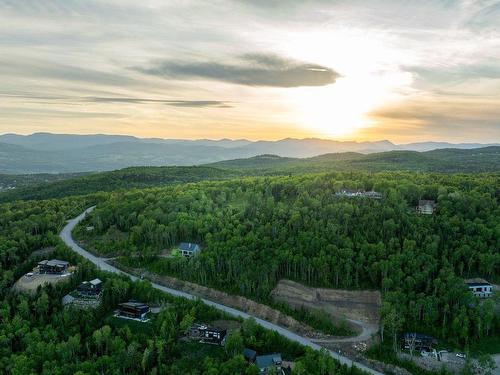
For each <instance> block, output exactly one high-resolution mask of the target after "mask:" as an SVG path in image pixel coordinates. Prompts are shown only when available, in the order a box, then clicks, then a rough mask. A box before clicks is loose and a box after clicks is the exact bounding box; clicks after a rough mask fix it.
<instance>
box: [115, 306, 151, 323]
mask: <svg viewBox="0 0 500 375" xmlns="http://www.w3.org/2000/svg"><path fill="white" fill-rule="evenodd" d="M150 311H151V309H150V308H149V306H148V305H146V304H144V303H142V302H137V301H129V302H124V303H120V304H119V305H118V316H121V317H124V318H131V319H140V320H145V319H146V314H147V313H149V312H150Z"/></svg>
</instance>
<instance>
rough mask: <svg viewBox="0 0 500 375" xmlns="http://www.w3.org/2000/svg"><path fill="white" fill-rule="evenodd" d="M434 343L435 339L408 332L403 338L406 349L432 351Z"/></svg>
mask: <svg viewBox="0 0 500 375" xmlns="http://www.w3.org/2000/svg"><path fill="white" fill-rule="evenodd" d="M434 342H435V340H434V337H432V336H428V335H424V334H422V333H416V332H406V333H405V334H404V336H403V347H404V348H405V349H414V350H427V351H430V349H431V348H432V345H433V344H434Z"/></svg>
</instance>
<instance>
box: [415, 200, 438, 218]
mask: <svg viewBox="0 0 500 375" xmlns="http://www.w3.org/2000/svg"><path fill="white" fill-rule="evenodd" d="M435 209H436V202H435V201H433V200H426V199H421V200H419V201H418V206H417V212H418V213H419V214H423V215H432V214H433V213H434V210H435Z"/></svg>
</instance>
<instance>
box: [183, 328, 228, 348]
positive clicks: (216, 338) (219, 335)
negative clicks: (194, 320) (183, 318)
mask: <svg viewBox="0 0 500 375" xmlns="http://www.w3.org/2000/svg"><path fill="white" fill-rule="evenodd" d="M226 334H227V331H226V330H225V329H219V328H211V327H208V326H206V325H203V324H193V325H192V326H191V328H190V329H189V331H188V336H189V337H190V338H191V339H195V340H199V342H202V343H204V344H214V345H224V342H225V341H226Z"/></svg>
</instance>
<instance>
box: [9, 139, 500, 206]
mask: <svg viewBox="0 0 500 375" xmlns="http://www.w3.org/2000/svg"><path fill="white" fill-rule="evenodd" d="M96 147H97V146H96ZM332 171H372V172H379V171H421V172H442V173H450V172H462V173H476V172H500V146H493V147H484V148H480V149H472V150H462V149H442V150H433V151H427V152H417V151H388V152H381V153H374V154H368V155H365V154H361V153H355V152H346V153H333V154H325V155H320V156H315V157H311V158H302V159H300V158H288V157H281V156H277V155H270V154H265V155H259V156H254V157H250V158H244V159H233V160H226V161H221V162H217V163H212V164H207V165H202V166H192V167H186V166H176V167H131V168H125V169H121V170H117V171H112V172H99V173H92V174H86V175H83V176H77V177H74V176H71V175H65V176H63V177H60V178H57V177H47V175H43V177H42V176H41V177H40V178H37V177H35V176H39V175H33V177H32V179H31V180H32V181H33V183H34V184H33V185H31V186H21V187H20V188H16V189H14V190H8V191H6V192H3V193H0V202H5V201H11V200H16V199H45V198H58V197H62V196H67V195H80V194H88V193H94V192H99V191H111V190H117V189H130V188H141V187H148V186H160V185H165V184H175V183H187V182H197V181H202V180H222V179H227V178H235V177H244V176H263V175H288V174H300V173H315V172H332ZM49 176H51V175H49ZM52 176H54V175H52ZM55 176H61V175H55ZM2 179H3V180H4V181H13V180H14V181H16V180H22V181H29V177H28V176H17V177H16V176H5V175H4V176H1V175H0V183H1V181H2ZM42 179H45V180H49V181H50V180H55V179H61V180H62V181H54V182H46V183H43V184H40V183H37V182H39V181H40V180H42ZM24 185H26V184H24Z"/></svg>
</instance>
